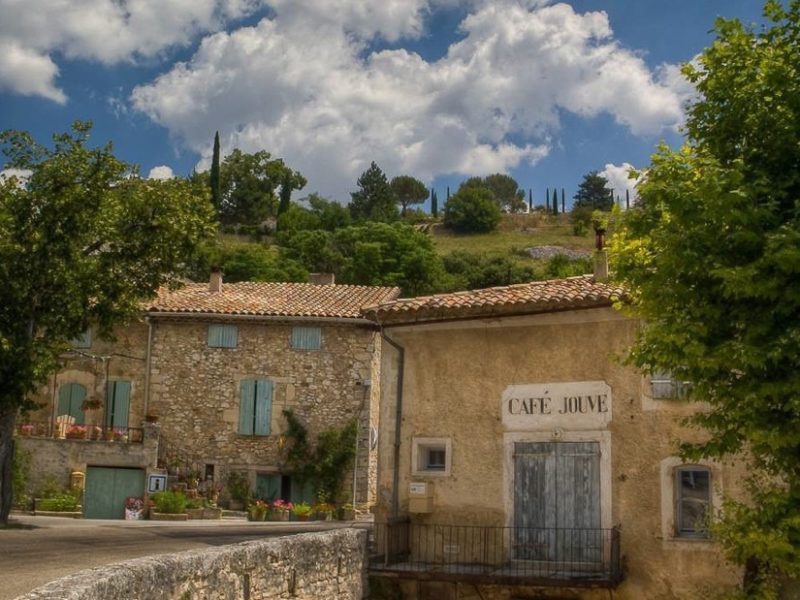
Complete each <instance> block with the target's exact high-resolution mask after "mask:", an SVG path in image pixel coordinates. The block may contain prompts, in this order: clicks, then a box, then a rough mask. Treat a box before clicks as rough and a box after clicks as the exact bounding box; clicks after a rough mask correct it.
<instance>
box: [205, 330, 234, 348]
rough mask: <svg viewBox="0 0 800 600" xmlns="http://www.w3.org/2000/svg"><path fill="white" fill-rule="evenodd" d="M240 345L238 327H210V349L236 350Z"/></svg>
mask: <svg viewBox="0 0 800 600" xmlns="http://www.w3.org/2000/svg"><path fill="white" fill-rule="evenodd" d="M238 343H239V328H238V327H237V326H236V325H209V326H208V346H209V348H236V346H237V345H238Z"/></svg>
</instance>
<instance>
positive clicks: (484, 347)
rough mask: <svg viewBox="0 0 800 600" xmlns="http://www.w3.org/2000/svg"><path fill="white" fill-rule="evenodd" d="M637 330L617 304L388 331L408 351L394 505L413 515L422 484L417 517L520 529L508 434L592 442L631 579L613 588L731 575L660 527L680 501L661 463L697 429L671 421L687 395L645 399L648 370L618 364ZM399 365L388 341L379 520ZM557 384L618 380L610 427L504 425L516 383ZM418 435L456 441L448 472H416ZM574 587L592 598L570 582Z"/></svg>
mask: <svg viewBox="0 0 800 600" xmlns="http://www.w3.org/2000/svg"><path fill="white" fill-rule="evenodd" d="M635 331H636V323H635V322H634V321H631V320H628V319H625V318H624V317H622V316H621V315H620V314H619V313H617V312H615V311H613V310H612V309H610V308H609V309H591V310H583V311H567V312H562V313H551V314H543V315H531V316H522V317H506V318H502V319H486V320H480V319H473V320H468V321H462V322H451V323H439V324H428V325H416V326H401V327H393V328H390V329H388V330H387V336H389V337H391V339H393V340H394V341H396V342H397V343H398V344H400V345H401V346H403V347H404V349H405V370H404V378H403V396H402V399H403V404H402V418H401V429H400V449H399V473H398V474H399V477H398V486H397V497H398V503H399V505H398V513H399V514H400V515H405V514H407V513H408V507H409V495H408V491H409V484H410V483H411V482H427V483H429V484H432V485H433V490H434V508H433V512H432V513H431V514H429V515H425V514H420V515H414V516H413V517H412V519H413V521H414V522H417V523H421V524H424V523H436V524H460V525H494V526H505V525H512V524H513V510H514V508H513V496H512V495H511V492H512V490H513V481H512V479H513V469H512V464H513V462H512V461H513V456H512V454H513V452H512V449H513V442H514V441H519V440H526V441H546V440H547V439H548V438H549V439H551V440H553V441H559V440H563V441H568V440H580V441H585V440H596V441H598V442H599V443H600V449H601V463H600V464H601V466H600V470H601V497H602V513H601V517H602V522H603V527H609V526H612V525H616V524H619V525H620V526H621V530H622V534H621V540H622V548H621V550H622V554H623V556H624V564H625V573H626V578H625V581H624V582H623V583H622V584H621V586H620V587H619V588H618V590H617V592H616V596H615V597H618V598H630V599H634V598H686V597H692V598H702V597H711V596H713V595H714V594H716V593H718V592H719V591H720V589H723V588H724V587H725V586H730V585H732V584H735V583H736V581H737V578H738V573H737V572H736V571H735V570H733V569H732V568H730V567H729V566H727V565H726V563H725V561H724V560H723V558H722V556H721V554H720V553H719V551H718V548H717V547H716V546H715V545H714V544H713V542H710V541H707V540H686V539H678V538H676V537H675V535H674V533H673V530H672V527H671V522H669V523H670V524H668V525H667V526H664V518H663V513H664V511H666V512H667V513H669V514H672V511H673V506H672V499H673V497H674V496H673V491H672V490H671V489H669V490H663V488H662V486H663V485H669V484H670V483H671V482H672V479H671V478H669V477H667V480H666V483H664V476H663V473H664V469H665V468H666V469H667V470H668V472H671V471H669V469H670V468H671V467H670V465H672V463H671V462H669V461H670V460H673V459H674V456H675V454H676V440H677V439H679V438H680V439H683V440H689V439H697V436H698V435H699V434H698V432H696V431H691V430H687V429H685V428H683V427H681V425H680V424H679V423H678V421H677V419H676V417H678V416H681V415H683V414H686V412H687V409H686V405H685V404H684V403H679V402H678V401H674V400H658V401H654V400H652V399H651V398H648V397H647V396H646V393H645V392H647V391H648V390H649V385H648V384H647V382H646V380H645V379H644V378H643V377H642V376H641V374H640V373H638V372H637V371H635V370H633V369H631V368H629V367H625V366H623V365H622V363H621V360H620V359H621V357H622V356H623V353H624V351H625V349H626V348H627V347H628V346H629V345H630V343H631V342H632V341H633V339H634V336H635ZM397 375H398V353H397V351H396V350H395V349H393V348H390V347H389V345H388V344H384V353H383V366H382V377H383V381H382V389H383V390H384V395H383V402H382V405H381V436H380V454H379V457H380V464H379V482H378V494H379V499H380V506H379V507H378V519H384V518H387V517H390V516H391V515H392V512H393V511H392V509H393V506H392V498H393V491H394V473H393V470H394V469H393V465H394V457H395V447H394V441H395V437H394V436H395V433H396V429H395V427H396V418H395V415H396V408H397V393H396V389H397V388H396V383H397ZM560 382H563V383H567V382H605V384H607V385H608V386H609V387H610V390H611V398H610V400H611V402H610V414H609V416H608V418H607V419H605V420H606V421H607V423H605V424H603V423H602V422H600V421H598V420H597V419H594V420H592V419H588V420H586V419H585V420H583V421H581V420H580V418H578V419H575V418H565V419H562V420H561V421H558V422H553V421H549V422H547V423H546V424H545V425H542V426H541V427H537V426H536V425H530V424H521V423H520V422H517V423H516V424H514V423H509V422H506V423H504V420H503V399H504V392H505V391H506V390H507V388H508V386H512V385H529V384H542V383H560ZM598 423H599V425H598ZM413 438H449V439H450V441H451V446H452V456H451V468H450V472H449V473H448V474H446V475H442V474H439V473H432V474H427V475H426V474H422V475H412V464H411V460H412V439H413ZM664 461H667V462H664ZM678 463H679V461H678ZM678 463H675V464H678ZM664 465H667V466H666V467H665V466H664ZM742 468H743V467H741V466H738V467H737V466H731V465H715V466H714V469H713V471H712V480H713V485H714V487H715V492H714V499H715V502H716V501H717V499H718V497H719V495H720V494H721V493H722V491H723V490H724V491H725V492H726V493H727V492H729V491H730V492H734V493H735V492H736V491H737V489H736V484H737V482H738V481H739V479H740V476H741V474H742V473H741V469H742ZM664 503H666V506H664ZM484 587H486V589H485V593H486V594H488V595H487V596H483V597H491V598H509V597H511V596H512V595H513V594H512V591H510V588H503V587H490V586H484ZM517 591H519V590H517ZM529 591H531V593H533V591H532V590H529ZM514 593H516V592H514ZM542 597H544V596H542ZM569 597H574V598H592V597H594V596H593V595H592V593H589V592H581V591H575V592H574V593H572V595H570V596H569Z"/></svg>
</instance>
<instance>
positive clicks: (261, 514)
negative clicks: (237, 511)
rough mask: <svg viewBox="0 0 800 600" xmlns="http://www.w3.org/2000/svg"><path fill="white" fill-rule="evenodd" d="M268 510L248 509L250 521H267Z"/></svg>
mask: <svg viewBox="0 0 800 600" xmlns="http://www.w3.org/2000/svg"><path fill="white" fill-rule="evenodd" d="M266 519H267V511H265V510H249V511H247V520H248V521H266Z"/></svg>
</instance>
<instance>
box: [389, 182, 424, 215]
mask: <svg viewBox="0 0 800 600" xmlns="http://www.w3.org/2000/svg"><path fill="white" fill-rule="evenodd" d="M389 185H390V186H391V188H392V192H393V193H394V197H395V198H396V199H397V201H398V202H399V203H400V214H402V215H405V214H406V210H408V207H409V206H410V205H412V204H422V203H423V202H425V200H426V199H427V198H428V188H427V187H426V186H425V184H424V183H422V182H421V181H420V180H419V179H416V178H415V177H411V175H398V176H397V177H395V178H393V179H392V181H391V182H390V183H389Z"/></svg>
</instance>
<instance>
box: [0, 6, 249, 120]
mask: <svg viewBox="0 0 800 600" xmlns="http://www.w3.org/2000/svg"><path fill="white" fill-rule="evenodd" d="M261 3H262V2H261V0H169V1H168V2H163V1H162V0H25V1H24V2H23V1H21V0H0V14H2V19H0V87H1V88H6V89H9V90H11V91H12V92H16V93H18V94H23V95H38V96H43V97H45V98H49V99H51V100H54V101H56V102H59V103H62V104H63V103H64V102H65V101H66V96H65V95H64V93H63V91H61V90H60V89H59V88H58V86H57V85H56V77H57V75H58V67H57V66H56V64H55V63H54V62H53V58H52V56H53V55H54V54H56V53H60V54H62V55H63V56H65V57H67V58H73V59H74V58H79V59H88V60H93V61H97V62H100V63H103V64H115V63H119V62H122V61H129V60H134V59H137V58H150V57H154V56H157V55H158V54H159V53H161V52H163V51H164V50H165V49H167V48H170V47H172V46H183V45H186V44H188V43H189V42H190V41H191V40H192V39H193V38H194V37H195V36H196V35H198V34H200V33H203V32H208V31H216V30H218V29H220V28H221V27H222V26H224V24H225V23H227V22H229V21H230V20H231V19H235V18H239V17H242V16H244V15H247V14H250V13H252V12H253V11H254V10H256V9H257V8H258V6H260V5H261Z"/></svg>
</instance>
